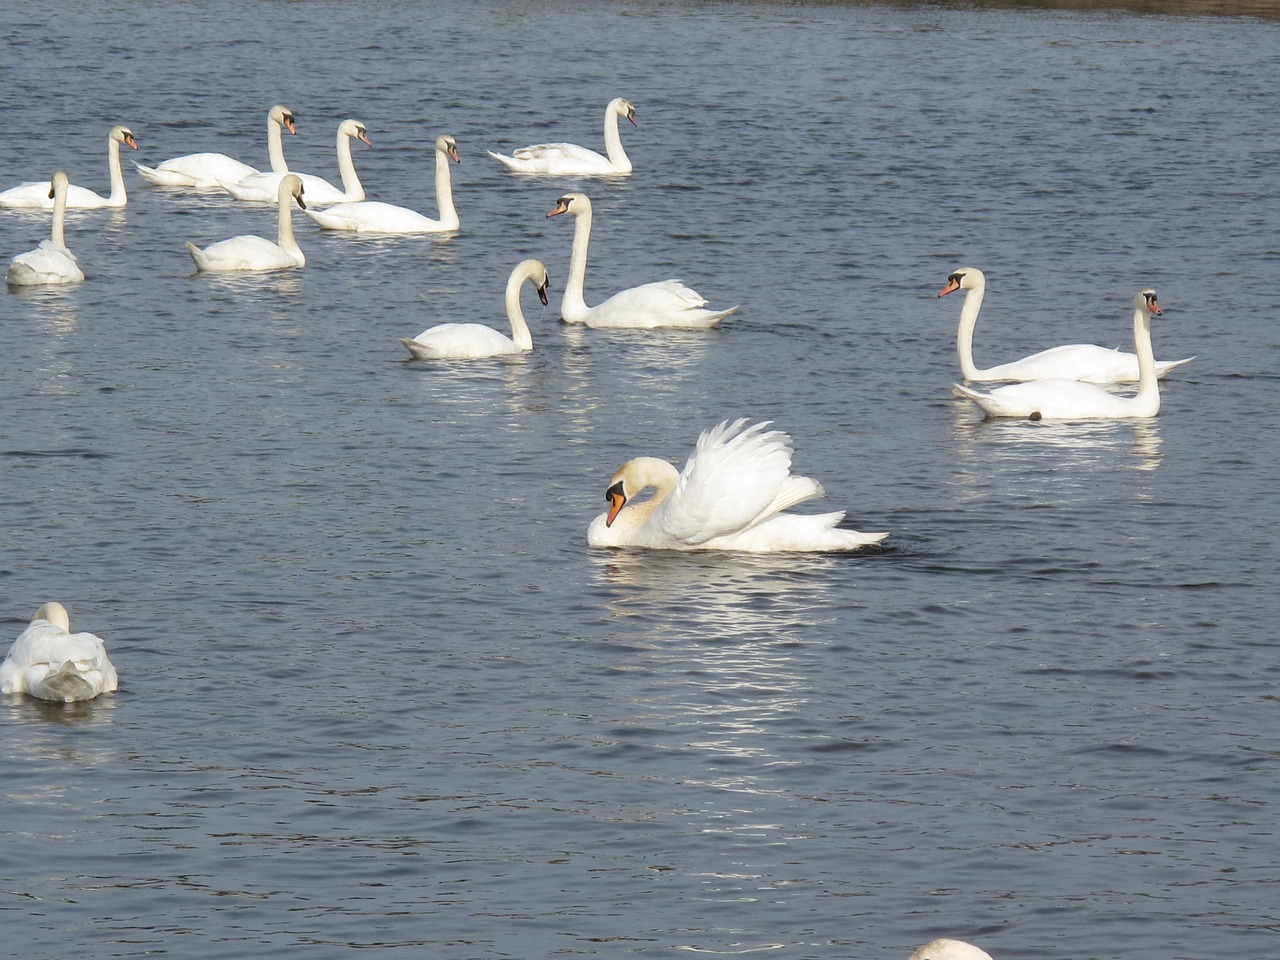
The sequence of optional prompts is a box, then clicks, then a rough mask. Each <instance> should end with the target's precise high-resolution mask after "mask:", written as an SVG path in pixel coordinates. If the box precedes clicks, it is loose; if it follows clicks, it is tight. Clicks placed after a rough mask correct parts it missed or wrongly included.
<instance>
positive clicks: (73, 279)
mask: <svg viewBox="0 0 1280 960" xmlns="http://www.w3.org/2000/svg"><path fill="white" fill-rule="evenodd" d="M50 183H51V184H52V186H51V187H50V189H49V196H50V197H52V198H53V233H52V236H51V237H50V238H49V239H48V240H43V241H41V243H40V246H38V247H36V248H35V249H34V250H30V251H28V252H27V253H20V254H18V255H17V256H16V257H14V258H13V261H12V262H11V263H10V264H9V270H8V271H7V272H6V273H5V281H6V282H7V283H9V284H11V285H12V286H15V287H35V286H40V285H42V284H50V283H79V282H80V281H81V280H83V279H84V273H82V272H81V270H80V264H79V263H78V262H77V261H76V258H75V254H73V253H72V252H71V251H70V250H68V249H67V246H66V239H65V232H64V221H65V220H66V214H67V186H68V182H67V175H66V174H65V173H63V172H62V171H61V170H59V171H58V172H57V173H55V174H54V175H53V179H52V180H51V181H50Z"/></svg>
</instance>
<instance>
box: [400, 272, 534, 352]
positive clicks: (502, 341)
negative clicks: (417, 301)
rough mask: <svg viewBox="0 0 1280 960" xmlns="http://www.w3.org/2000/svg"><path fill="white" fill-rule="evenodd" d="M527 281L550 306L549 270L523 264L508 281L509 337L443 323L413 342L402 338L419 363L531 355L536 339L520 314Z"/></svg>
mask: <svg viewBox="0 0 1280 960" xmlns="http://www.w3.org/2000/svg"><path fill="white" fill-rule="evenodd" d="M526 280H528V281H529V282H530V283H532V284H533V286H534V288H535V289H536V290H537V291H538V299H539V300H541V301H542V304H543V306H546V303H547V284H548V278H547V268H546V266H544V265H543V263H542V261H541V260H522V261H521V262H520V263H518V264H517V265H516V268H515V269H514V270H512V271H511V276H510V277H509V278H508V279H507V319H508V320H510V321H511V336H510V337H506V336H504V335H503V334H501V333H499V332H498V331H497V330H494V329H493V328H492V327H486V326H485V325H484V324H482V323H442V324H439V325H437V326H434V327H432V328H430V329H429V330H424V331H422V333H420V334H418V335H417V336H416V337H414V338H413V339H412V340H409V339H406V338H401V340H400V342H401V343H402V344H404V347H405V349H406V350H408V351H409V352H410V353H411V354H413V356H414V359H416V360H478V359H480V358H482V357H500V356H505V355H507V354H512V353H528V352H529V351H530V350H532V349H533V337H532V336H531V335H530V333H529V325H528V324H527V323H526V322H525V319H524V313H523V312H522V311H521V310H520V287H521V285H522V284H523V283H524V282H525V281H526Z"/></svg>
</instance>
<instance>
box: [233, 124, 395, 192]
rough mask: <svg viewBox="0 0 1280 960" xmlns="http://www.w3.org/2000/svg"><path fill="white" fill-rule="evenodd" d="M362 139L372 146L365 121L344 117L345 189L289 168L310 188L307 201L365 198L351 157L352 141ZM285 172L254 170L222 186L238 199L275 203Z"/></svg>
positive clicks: (341, 165)
mask: <svg viewBox="0 0 1280 960" xmlns="http://www.w3.org/2000/svg"><path fill="white" fill-rule="evenodd" d="M352 140H359V141H360V142H361V143H364V144H366V145H368V146H373V141H371V140H370V139H369V134H368V133H367V132H366V131H365V128H364V124H363V123H361V122H360V121H359V120H343V121H342V123H340V124H338V136H337V151H338V171H339V172H340V173H341V174H342V189H341V190H339V189H338V188H337V187H335V186H334V185H333V184H331V183H330V182H329V181H328V180H326V179H324V178H323V177H316V176H312V175H311V174H309V173H297V172H296V171H290V172H292V173H294V174H295V175H296V176H298V177H301V178H302V185H303V187H304V188H305V189H306V191H307V202H308V203H313V204H314V203H346V202H351V201H356V200H363V199H364V187H363V186H361V184H360V177H359V176H358V175H357V174H356V165H355V161H353V160H352V159H351V141H352ZM283 176H284V174H283V173H277V172H275V171H272V172H271V173H255V174H252V175H250V176H248V177H245V178H244V179H243V180H240V181H238V182H236V183H232V182H231V181H230V180H219V181H218V182H219V183H220V184H222V188H223V189H224V190H226V191H227V193H229V194H231V195H232V196H233V197H235V198H236V199H237V200H248V201H251V202H255V203H272V202H274V201H275V199H276V197H277V195H278V194H279V191H280V178H281V177H283Z"/></svg>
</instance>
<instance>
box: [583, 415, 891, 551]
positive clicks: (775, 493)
mask: <svg viewBox="0 0 1280 960" xmlns="http://www.w3.org/2000/svg"><path fill="white" fill-rule="evenodd" d="M769 427H770V424H769V423H767V422H764V423H754V424H748V421H747V420H746V419H740V420H735V421H733V422H730V421H728V420H726V421H724V422H722V423H720V424H718V425H717V426H715V427H712V428H711V429H710V430H706V431H704V432H703V433H702V435H701V436H700V437H699V438H698V444H697V447H696V448H695V450H694V452H693V455H692V456H690V457H689V460H688V462H687V463H686V464H685V465H684V470H683V471H677V470H676V468H675V467H674V466H672V465H671V464H670V463H668V462H667V461H666V460H659V459H658V458H656V457H637V458H636V459H634V460H630V461H628V462H627V463H625V464H624V465H623V466H622V468H621V469H620V470H619V471H618V472H617V473H615V474H614V475H613V477H612V478H611V479H610V480H609V487H608V489H607V490H606V491H605V500H607V501H608V503H609V509H608V511H607V512H605V513H602V514H600V516H598V517H596V518H595V519H594V520H593V521H591V525H590V526H589V527H588V528H587V543H588V544H589V545H591V546H593V547H646V548H649V549H657V550H741V551H747V552H751V553H781V552H786V551H807V552H814V551H817V552H827V551H837V550H857V549H859V548H860V547H865V546H869V545H871V544H874V543H879V542H880V541H881V540H883V539H884V538H885V537H887V536H888V534H887V533H859V532H858V531H857V530H849V529H844V528H841V527H839V526H838V524H839V523H840V521H841V520H842V519H844V511H843V510H841V511H837V512H835V513H821V514H799V513H784V512H783V511H784V510H786V509H787V508H788V507H793V506H795V505H796V504H798V503H803V502H805V501H806V500H812V499H814V498H816V497H820V496H822V494H823V490H822V486H821V485H820V484H819V483H818V482H817V481H816V480H811V479H810V478H809V477H801V476H797V475H796V474H793V473H792V472H791V452H792V451H791V438H790V437H789V436H787V435H786V434H785V433H783V432H782V431H780V430H771V429H769ZM650 488H651V489H652V490H653V495H652V496H651V497H649V498H648V499H647V500H643V501H640V500H636V499H635V498H636V497H637V496H638V495H639V494H641V493H642V492H644V491H645V490H647V489H650Z"/></svg>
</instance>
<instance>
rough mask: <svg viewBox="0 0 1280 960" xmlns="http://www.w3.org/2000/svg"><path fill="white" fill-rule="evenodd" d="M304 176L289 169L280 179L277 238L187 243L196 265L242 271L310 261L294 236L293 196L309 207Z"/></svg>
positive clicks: (212, 269) (210, 270)
mask: <svg viewBox="0 0 1280 960" xmlns="http://www.w3.org/2000/svg"><path fill="white" fill-rule="evenodd" d="M302 193H303V190H302V180H301V178H300V177H299V176H298V175H297V174H296V173H286V174H285V175H284V176H283V177H282V178H281V179H280V186H279V188H278V190H277V198H276V202H277V204H278V205H279V218H278V221H277V222H278V226H277V228H276V242H275V243H272V242H271V241H270V240H266V239H264V238H262V237H255V236H240V237H232V238H231V239H230V240H219V241H218V242H217V243H211V244H210V245H209V246H207V247H205V248H204V249H203V250H201V249H200V248H199V247H197V246H196V245H195V244H194V243H190V242H188V243H187V250H188V251H189V252H190V253H191V259H192V260H194V261H195V262H196V269H197V270H203V271H206V272H208V273H242V272H245V271H248V270H285V269H287V268H289V267H301V266H304V265H305V264H306V262H307V258H306V257H305V256H303V253H302V248H301V247H299V246H298V241H297V240H295V239H294V237H293V208H292V203H293V201H294V200H297V201H298V206H300V207H302V209H304V210H305V209H306V208H307V205H306V203H305V202H304V201H303V199H302Z"/></svg>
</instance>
